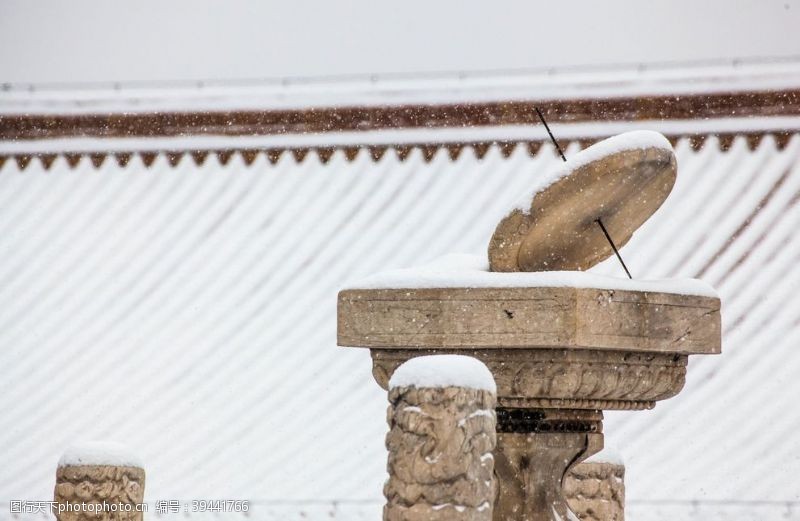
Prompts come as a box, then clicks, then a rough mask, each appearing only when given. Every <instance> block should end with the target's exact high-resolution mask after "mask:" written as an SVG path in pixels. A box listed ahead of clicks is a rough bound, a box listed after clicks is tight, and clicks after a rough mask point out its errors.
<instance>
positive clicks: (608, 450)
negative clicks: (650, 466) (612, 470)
mask: <svg viewBox="0 0 800 521" xmlns="http://www.w3.org/2000/svg"><path fill="white" fill-rule="evenodd" d="M584 463H610V464H611V465H622V466H624V465H625V460H624V459H623V457H622V453H621V452H619V451H618V450H617V449H616V448H614V447H613V446H609V445H606V446H605V447H603V450H601V451H600V452H598V453H597V454H594V455H592V456H589V457H588V458H586V460H584Z"/></svg>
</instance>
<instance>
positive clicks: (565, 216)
mask: <svg viewBox="0 0 800 521" xmlns="http://www.w3.org/2000/svg"><path fill="white" fill-rule="evenodd" d="M676 173H677V163H676V161H675V154H674V153H673V152H672V146H671V145H670V143H669V141H667V139H666V138H664V136H662V135H661V134H659V133H657V132H648V131H637V132H628V133H626V134H620V135H618V136H615V137H612V138H610V139H607V140H605V141H602V142H600V143H598V144H596V145H594V146H591V147H589V148H587V149H586V150H584V151H582V152H580V153H578V154H577V155H576V156H575V157H573V158H571V159H570V160H568V161H566V162H565V163H564V165H563V166H562V167H561V168H559V169H557V170H555V171H554V172H551V174H550V175H548V176H547V177H546V178H544V179H542V180H540V181H539V184H538V186H536V187H534V189H533V190H532V192H531V194H530V195H528V196H527V197H525V198H524V199H522V201H521V202H520V203H519V204H518V205H517V207H516V208H514V209H513V210H512V211H511V212H510V213H509V214H508V215H507V216H506V217H505V218H503V220H502V221H500V223H499V224H498V225H497V229H496V230H495V232H494V235H493V236H492V240H491V243H490V245H489V263H490V267H491V270H492V271H558V270H581V271H582V270H586V269H589V268H591V267H592V266H594V265H595V264H597V263H598V262H600V261H602V260H603V259H605V258H607V257H608V256H610V255H612V254H613V251H612V250H611V249H610V248H609V243H608V242H607V238H606V237H605V234H604V231H603V228H602V227H600V225H599V224H600V223H603V226H604V227H605V228H606V231H607V232H608V233H609V234H610V236H611V237H613V239H614V242H615V243H616V245H617V246H618V247H620V248H621V247H622V246H624V245H625V244H626V243H627V242H628V240H629V239H630V238H631V236H632V235H633V233H634V232H635V231H636V229H637V228H639V226H641V225H642V223H644V222H645V221H646V220H647V219H648V218H649V217H650V216H651V215H652V214H653V213H654V212H655V211H656V210H658V208H659V207H660V206H661V204H662V203H663V202H664V200H665V199H666V198H667V196H668V195H669V193H670V191H671V190H672V186H673V185H674V184H675V178H676Z"/></svg>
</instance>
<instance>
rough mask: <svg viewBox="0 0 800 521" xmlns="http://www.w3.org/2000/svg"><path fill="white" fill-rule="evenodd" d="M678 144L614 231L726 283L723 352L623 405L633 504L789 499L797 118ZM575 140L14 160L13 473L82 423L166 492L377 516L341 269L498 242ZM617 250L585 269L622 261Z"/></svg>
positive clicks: (48, 454) (371, 390)
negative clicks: (557, 149)
mask: <svg viewBox="0 0 800 521" xmlns="http://www.w3.org/2000/svg"><path fill="white" fill-rule="evenodd" d="M578 148H579V147H578V145H577V144H576V143H572V144H571V145H570V146H568V147H566V150H565V152H566V154H567V156H568V157H569V156H571V155H573V154H575V153H576V152H577V150H578ZM675 148H676V154H677V157H678V165H679V174H678V181H677V184H676V186H675V189H674V191H673V193H672V195H671V196H670V198H669V199H668V200H667V202H666V203H665V205H664V206H663V207H662V208H661V209H660V210H659V211H658V212H657V213H656V214H655V216H654V217H653V218H652V219H651V220H650V221H648V222H647V223H646V224H645V225H644V226H643V227H642V228H641V229H640V230H639V231H638V232H637V233H636V234H635V235H634V236H633V239H632V240H631V241H630V243H629V244H628V245H627V246H626V247H625V248H624V249H623V250H622V254H623V256H624V258H625V261H626V263H627V264H628V266H629V268H630V269H631V271H632V273H633V275H634V276H635V277H637V278H664V277H687V278H691V277H697V278H700V279H702V280H704V281H706V282H707V283H709V284H711V285H712V286H714V287H715V288H716V289H717V290H718V291H719V293H720V295H721V298H722V302H723V310H722V318H723V330H724V333H723V334H724V340H723V354H722V355H720V356H714V357H698V358H696V359H694V358H693V359H691V361H690V370H689V373H688V379H687V384H686V388H685V390H684V391H683V392H682V393H681V394H680V395H679V396H678V397H676V398H673V399H671V400H668V401H665V402H661V403H659V404H658V406H657V407H656V408H655V409H654V410H652V411H639V412H609V413H606V421H605V425H604V431H605V434H606V437H607V440H608V442H609V443H610V444H612V445H615V446H616V447H618V448H620V450H621V451H622V452H623V454H624V456H625V462H626V466H627V474H626V476H627V478H626V482H627V483H626V485H627V497H628V498H629V505H630V507H631V509H630V510H629V515H628V518H629V519H631V520H633V521H637V520H649V519H655V518H654V517H652V516H651V515H650V514H648V513H647V512H650V511H651V510H652V509H650V508H649V507H648V508H644V507H642V508H640V507H639V506H637V505H641V504H643V503H642V502H643V501H648V502H649V503H647V504H648V505H651V506H652V504H653V502H654V501H656V502H657V501H666V500H668V501H671V502H673V503H669V505H667V506H664V508H663V509H662V510H664V511H665V512H667V513H666V514H665V517H664V518H665V519H675V518H678V517H682V516H683V517H684V518H686V519H693V518H695V517H692V516H693V515H694V514H693V512H697V511H700V512H703V511H709V510H708V509H713V508H716V507H715V506H714V505H717V503H714V501H722V502H723V503H725V505H744V506H743V507H742V508H743V510H742V511H743V512H761V510H758V509H759V508H762V507H761V506H759V505H762V506H763V505H767V506H765V507H763V508H764V510H763V511H764V512H767V513H768V514H769V512H785V511H788V510H790V509H791V508H793V509H794V510H792V512H794V514H792V515H795V516H796V515H797V511H798V507H797V506H792V505H796V504H797V502H798V501H800V490H798V488H797V486H796V483H797V480H796V477H797V475H799V474H800V438H798V437H797V436H794V433H795V431H796V430H797V429H798V428H800V414H797V413H796V412H795V411H796V407H795V406H796V399H797V394H798V392H800V388H798V384H797V374H799V373H800V356H798V353H797V349H796V347H797V342H798V340H799V339H800V329H799V326H798V324H799V322H800V305H798V304H799V303H798V296H797V288H798V286H799V285H800V271H799V270H797V269H796V264H797V261H798V258H799V257H800V235H798V234H797V233H796V230H797V228H798V225H800V205H799V204H798V198H797V194H798V192H799V191H800V135H795V136H794V137H792V138H791V140H789V142H788V144H787V145H786V146H785V147H784V148H782V149H778V147H777V146H776V144H775V140H774V139H773V138H771V137H769V136H767V137H765V138H764V139H763V140H762V141H761V142H760V144H759V145H758V146H757V148H756V149H755V150H751V149H750V148H749V147H748V144H747V141H746V140H745V139H744V138H736V139H735V140H734V141H733V143H732V145H731V146H730V148H729V149H728V150H726V151H722V150H720V148H719V147H718V146H717V141H716V140H715V139H714V138H711V139H709V140H707V141H706V144H705V146H704V147H702V148H701V149H700V150H694V149H693V148H692V146H691V144H690V143H689V141H688V140H680V141H679V142H678V143H677V146H676V147H675ZM559 162H560V159H559V158H558V157H557V156H556V155H555V154H554V150H553V149H552V147H550V146H548V145H545V146H543V147H542V148H541V149H539V151H538V152H537V153H536V155H535V156H534V157H531V155H530V154H529V153H528V150H527V149H526V148H524V147H517V148H516V149H514V150H513V152H512V153H511V155H510V156H509V157H505V156H504V155H503V153H502V150H501V148H500V147H497V146H493V147H490V149H489V150H488V152H487V153H486V155H485V156H484V157H483V159H482V160H480V161H478V160H476V158H475V155H474V153H473V150H472V149H470V148H467V149H464V151H463V152H462V153H461V155H459V156H458V159H456V160H455V161H453V160H451V159H450V156H449V155H448V154H447V153H446V151H445V150H439V151H438V152H436V153H435V154H434V155H433V156H432V157H431V159H430V161H429V162H426V160H425V158H424V156H423V153H422V151H420V150H413V151H411V153H410V155H409V156H408V157H407V158H406V159H405V161H399V160H398V158H397V155H396V154H395V153H394V151H393V150H389V151H387V152H386V153H385V154H384V155H383V156H382V158H381V159H380V160H378V161H377V162H374V161H373V160H372V158H371V157H370V156H369V153H368V151H367V150H360V151H358V152H357V153H356V155H355V157H354V159H353V160H352V161H348V160H347V158H346V157H345V154H344V152H341V151H339V152H335V153H334V154H333V155H332V156H331V157H330V158H329V161H328V162H327V163H325V164H323V163H321V162H320V161H319V160H318V159H317V157H316V156H315V155H313V154H309V155H308V156H307V157H306V158H305V160H304V161H302V162H300V163H297V162H296V161H295V159H294V158H293V157H292V156H291V155H289V154H284V155H283V156H281V157H280V159H279V160H278V162H277V163H276V164H274V165H273V164H271V163H270V162H269V161H268V159H267V157H266V156H265V155H264V154H259V155H257V156H256V157H255V158H254V160H253V162H252V163H251V164H250V165H249V166H248V165H246V164H245V162H244V160H243V158H242V157H241V156H239V155H234V156H232V157H231V158H230V161H229V162H228V163H227V164H226V165H224V166H222V165H220V164H219V163H218V161H217V159H216V157H215V156H213V155H212V156H209V158H208V160H207V161H205V163H203V165H202V166H197V165H195V163H194V162H193V161H192V160H191V158H190V157H188V156H186V157H183V158H182V159H180V161H179V162H178V163H177V165H176V166H175V167H172V166H170V164H169V159H168V158H167V157H166V156H163V155H159V156H157V157H156V159H155V161H154V163H153V164H152V167H151V168H149V169H145V168H144V167H143V165H142V162H141V158H140V157H139V156H133V157H132V158H131V159H130V161H129V162H128V164H127V167H126V168H120V167H119V165H117V163H116V162H114V161H106V162H104V163H103V164H102V166H101V167H100V168H99V169H96V168H95V167H94V166H93V165H92V163H91V161H90V160H89V158H83V159H81V160H80V162H79V163H78V164H77V165H76V166H75V168H74V169H73V168H69V166H68V163H67V159H66V158H65V157H63V156H58V157H57V158H55V160H54V162H53V163H52V165H51V168H50V170H49V171H45V170H44V169H43V168H42V166H41V164H40V163H39V162H38V161H32V162H31V163H30V164H29V165H28V168H27V169H26V170H25V171H24V172H20V170H19V168H18V166H17V164H16V163H15V162H14V161H8V162H6V163H5V165H4V166H3V167H2V169H1V170H0V346H3V349H0V367H2V368H3V374H4V376H3V389H4V390H3V393H0V410H2V411H3V423H4V426H5V428H4V429H2V430H0V446H2V447H3V454H4V461H3V465H2V466H0V498H14V499H17V498H18V499H26V498H27V499H38V500H46V499H49V498H50V497H51V495H52V490H53V480H54V472H55V467H56V463H57V461H58V459H59V456H60V455H61V453H62V452H63V450H64V449H65V448H66V447H67V446H69V445H71V444H72V443H73V442H74V441H76V440H81V439H115V440H119V441H121V442H124V443H126V445H128V446H130V447H131V449H132V450H134V451H136V453H137V454H140V455H141V456H142V458H143V460H144V461H146V462H147V468H146V470H147V487H146V491H145V494H146V498H147V500H148V501H153V500H156V499H172V498H175V499H192V498H221V499H235V498H246V499H252V500H258V501H261V502H264V504H267V505H273V506H275V505H278V506H275V507H274V508H285V509H291V511H292V512H300V511H302V510H304V509H305V511H306V512H307V515H311V516H312V517H313V518H314V519H317V518H319V519H321V518H322V517H323V516H327V514H324V515H323V514H319V516H317V514H314V512H327V511H328V510H327V509H328V508H329V507H330V508H333V507H335V506H336V505H339V506H340V507H341V505H349V506H348V507H341V508H342V509H344V510H347V508H350V507H352V505H354V504H355V505H360V504H361V503H359V502H362V501H363V502H365V503H364V504H368V505H373V506H375V508H374V509H373V510H370V511H369V512H368V517H369V518H370V519H374V518H375V517H376V516H377V515H379V512H380V497H381V487H382V483H383V480H384V476H385V464H386V462H385V450H384V447H383V439H384V433H385V430H386V425H385V407H386V396H385V392H384V391H382V390H381V389H380V388H379V387H378V386H377V384H376V383H375V382H374V381H373V379H372V375H371V364H370V360H369V355H368V353H367V352H366V350H360V349H343V348H337V347H335V344H336V294H337V292H338V290H339V289H340V288H342V287H344V286H346V285H347V284H349V283H350V282H351V281H354V280H358V279H360V278H362V277H365V276H367V275H370V274H373V273H376V272H378V271H383V270H387V269H394V268H401V267H407V266H413V265H416V264H421V263H424V262H426V261H429V260H431V259H433V258H435V257H438V256H440V255H442V254H445V253H449V252H466V253H473V254H481V253H484V252H485V250H486V247H487V243H488V239H489V237H490V236H491V233H492V231H493V228H494V226H495V224H496V223H497V221H498V219H499V218H500V217H501V216H502V215H503V213H504V212H505V211H506V210H507V208H508V207H509V205H513V203H514V201H516V200H517V199H518V198H519V196H520V195H521V194H524V193H525V192H526V191H528V190H529V189H530V187H531V186H532V185H533V184H534V182H535V180H536V179H537V178H538V177H539V176H541V175H543V173H544V172H546V171H548V170H550V169H552V168H555V167H557V166H558V165H559ZM615 262H616V261H615V260H614V259H610V260H609V261H606V262H604V263H602V264H601V265H599V266H598V267H596V268H595V269H594V270H593V271H595V272H596V273H599V274H605V275H611V274H613V275H617V276H620V275H622V273H621V272H620V268H619V266H618V265H617V264H616V263H615ZM345 478H346V479H345ZM757 501H762V502H772V503H757ZM333 502H336V503H333ZM693 502H694V503H693ZM792 502H794V503H792ZM287 504H288V505H290V506H289V507H287V506H286V505H287ZM280 505H283V506H282V507H281V506H280ZM320 505H326V506H325V507H324V508H323V507H322V506H320ZM331 505H333V507H331ZM698 505H699V506H698ZM775 505H779V506H775ZM787 505H788V506H787ZM352 508H353V509H354V510H353V509H351V510H348V512H350V511H352V512H358V511H360V510H359V509H358V508H361V507H358V508H356V507H352ZM370 508H372V507H370ZM720 508H722V507H720ZM724 508H725V509H727V510H726V512H728V513H730V508H729V507H728V506H725V507H724ZM704 509H705V510H704ZM344 510H340V511H344ZM643 511H647V512H645V513H644V514H640V513H641V512H643ZM308 512H311V514H308ZM342 515H343V516H344V517H342V519H344V518H347V519H357V518H358V516H359V515H361V514H357V513H353V514H352V515H351V514H342ZM365 515H366V514H365ZM769 515H771V514H769ZM298 516H299V514H298ZM315 516H316V517H315ZM640 516H641V517H640ZM754 517H757V518H759V519H768V518H769V516H768V515H767V514H765V515H764V516H762V517H759V516H757V515H756V516H754ZM264 518H265V519H269V517H268V516H265V517H264ZM284 518H285V519H289V518H290V517H289V516H288V515H286V516H284ZM325 518H326V519H328V517H325ZM337 518H338V517H337ZM734 518H735V517H734V516H732V515H729V516H728V517H727V519H734Z"/></svg>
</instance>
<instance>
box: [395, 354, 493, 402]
mask: <svg viewBox="0 0 800 521" xmlns="http://www.w3.org/2000/svg"><path fill="white" fill-rule="evenodd" d="M395 387H468V388H471V389H479V390H484V391H491V392H493V393H496V392H497V386H496V385H495V382H494V378H493V377H492V373H491V372H490V371H489V369H488V368H487V367H486V366H485V365H484V364H483V362H481V361H480V360H478V359H477V358H472V357H471V356H463V355H430V356H419V357H416V358H412V359H411V360H408V361H406V362H405V363H403V364H402V365H401V366H400V367H398V368H397V370H395V372H394V374H393V375H392V378H391V379H390V380H389V388H390V389H393V388H395Z"/></svg>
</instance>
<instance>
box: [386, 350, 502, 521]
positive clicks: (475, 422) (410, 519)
mask: <svg viewBox="0 0 800 521" xmlns="http://www.w3.org/2000/svg"><path fill="white" fill-rule="evenodd" d="M495 403H496V386H495V383H494V378H493V377H492V374H491V372H489V369H487V368H486V366H485V365H484V364H483V363H482V362H480V361H479V360H477V359H475V358H471V357H467V356H459V355H432V356H422V357H418V358H412V359H411V360H409V361H407V362H405V363H404V364H402V365H401V366H400V367H398V369H397V371H395V373H394V375H393V376H392V379H391V381H390V382H389V410H388V418H387V419H388V422H389V433H388V435H387V436H386V448H387V449H388V450H389V461H388V471H389V480H388V481H387V482H386V486H385V487H384V494H385V495H386V506H385V507H384V515H383V519H384V521H490V520H491V519H492V504H493V500H494V481H493V480H494V457H493V456H492V451H493V450H494V448H495V440H496V435H495V412H494V408H495Z"/></svg>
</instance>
